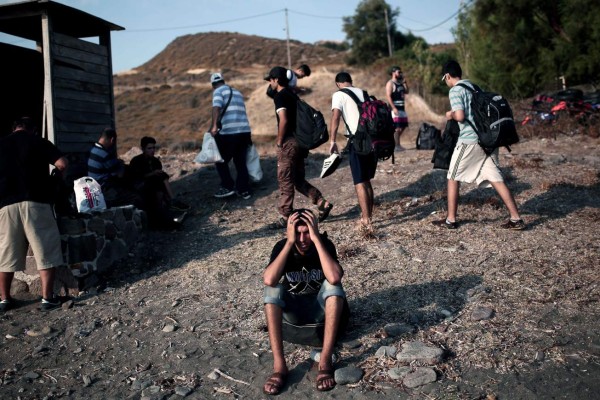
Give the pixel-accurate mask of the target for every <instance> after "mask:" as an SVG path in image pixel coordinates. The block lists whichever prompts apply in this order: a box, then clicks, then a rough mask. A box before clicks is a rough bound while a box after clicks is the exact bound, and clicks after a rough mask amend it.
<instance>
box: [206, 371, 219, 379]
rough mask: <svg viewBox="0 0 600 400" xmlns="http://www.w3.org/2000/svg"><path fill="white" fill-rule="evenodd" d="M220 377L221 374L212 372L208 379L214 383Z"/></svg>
mask: <svg viewBox="0 0 600 400" xmlns="http://www.w3.org/2000/svg"><path fill="white" fill-rule="evenodd" d="M220 376H221V375H219V373H218V372H217V371H212V372H211V373H210V374H208V375H207V378H208V379H212V380H213V381H214V380H217V379H219V377H220Z"/></svg>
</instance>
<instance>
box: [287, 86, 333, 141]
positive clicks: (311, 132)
mask: <svg viewBox="0 0 600 400" xmlns="http://www.w3.org/2000/svg"><path fill="white" fill-rule="evenodd" d="M296 98H297V100H298V101H297V102H296V104H297V105H296V130H295V132H294V137H295V138H296V142H298V146H299V147H300V148H301V149H305V150H312V149H314V148H317V147H319V146H320V145H322V144H323V143H325V142H327V141H328V140H329V132H328V131H327V124H326V123H325V118H323V114H322V113H321V112H320V111H319V110H315V109H314V108H312V107H311V106H310V105H309V104H308V103H307V102H305V101H304V100H301V99H300V97H298V96H296Z"/></svg>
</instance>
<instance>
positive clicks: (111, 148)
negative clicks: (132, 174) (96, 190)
mask: <svg viewBox="0 0 600 400" xmlns="http://www.w3.org/2000/svg"><path fill="white" fill-rule="evenodd" d="M116 145H117V131H115V130H114V129H112V128H106V129H104V131H103V132H102V135H101V136H100V139H98V141H97V142H96V143H94V147H92V149H91V150H90V158H89V159H88V175H89V176H90V177H92V178H94V179H95V180H96V182H98V183H99V184H100V185H101V186H103V187H104V186H105V185H106V184H107V183H108V182H109V180H111V179H112V178H114V177H122V176H123V162H122V161H121V160H119V159H118V158H117V154H116Z"/></svg>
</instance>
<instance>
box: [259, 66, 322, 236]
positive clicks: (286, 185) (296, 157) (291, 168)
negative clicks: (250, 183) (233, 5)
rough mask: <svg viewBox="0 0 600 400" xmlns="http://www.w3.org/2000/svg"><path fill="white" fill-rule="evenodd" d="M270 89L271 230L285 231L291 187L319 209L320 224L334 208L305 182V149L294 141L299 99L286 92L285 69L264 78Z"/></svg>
mask: <svg viewBox="0 0 600 400" xmlns="http://www.w3.org/2000/svg"><path fill="white" fill-rule="evenodd" d="M265 80H266V81H269V85H270V87H271V89H273V90H274V91H275V92H276V93H275V96H274V97H273V102H274V103H275V114H276V116H277V140H276V144H277V181H278V182H279V190H280V192H281V195H280V197H279V214H280V217H279V219H278V220H277V221H276V222H275V223H274V224H272V227H273V228H284V227H286V226H287V220H288V218H289V216H290V213H291V212H292V209H293V207H294V193H295V192H294V188H295V190H297V191H299V192H300V193H302V194H303V195H305V196H307V197H308V198H310V200H311V202H312V203H313V204H316V205H317V207H318V210H319V221H320V222H322V221H324V220H325V218H327V216H328V215H329V212H330V211H331V209H332V208H333V204H331V203H330V202H328V201H327V200H326V199H325V198H324V197H323V195H322V194H321V192H320V191H319V189H317V188H316V187H314V186H313V185H311V184H310V183H308V182H307V180H306V174H305V169H304V159H305V158H306V157H307V156H308V150H303V149H300V148H299V147H298V143H297V142H296V139H295V138H294V132H295V130H296V107H297V102H298V101H299V100H298V97H297V96H296V95H295V94H294V93H293V92H292V91H291V90H290V89H289V87H288V85H289V80H288V78H287V69H285V68H284V67H274V68H272V69H271V71H270V72H269V74H268V75H267V76H266V77H265Z"/></svg>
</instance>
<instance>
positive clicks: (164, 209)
mask: <svg viewBox="0 0 600 400" xmlns="http://www.w3.org/2000/svg"><path fill="white" fill-rule="evenodd" d="M140 146H141V148H142V154H140V155H137V156H135V157H133V158H132V159H131V162H130V163H129V172H130V175H131V180H132V181H133V187H134V188H135V189H136V190H137V191H138V193H140V194H141V196H142V198H143V200H144V204H145V206H146V209H147V211H148V219H149V222H150V225H151V226H154V227H157V228H175V227H176V226H175V224H173V218H172V216H171V215H170V212H169V209H170V208H173V209H174V210H176V211H186V210H188V209H189V206H188V205H187V204H184V203H182V202H180V201H178V200H176V199H174V198H173V191H172V190H171V185H170V184H169V175H168V174H167V173H166V172H165V171H163V168H162V163H161V162H160V160H159V159H158V158H157V157H155V156H154V153H155V152H156V140H155V139H154V138H152V137H150V136H144V137H143V138H142V140H141V142H140Z"/></svg>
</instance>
